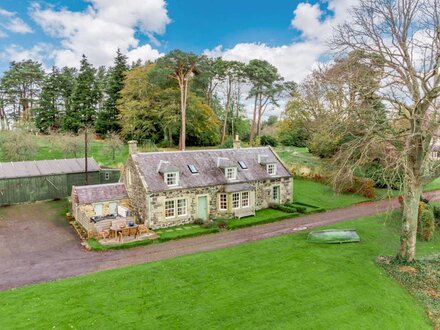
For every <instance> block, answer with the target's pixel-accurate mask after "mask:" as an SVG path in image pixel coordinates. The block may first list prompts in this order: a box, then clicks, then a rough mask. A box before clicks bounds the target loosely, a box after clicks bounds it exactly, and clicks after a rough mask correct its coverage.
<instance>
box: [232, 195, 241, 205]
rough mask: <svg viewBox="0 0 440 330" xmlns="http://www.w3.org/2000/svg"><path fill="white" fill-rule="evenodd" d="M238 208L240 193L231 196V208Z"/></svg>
mask: <svg viewBox="0 0 440 330" xmlns="http://www.w3.org/2000/svg"><path fill="white" fill-rule="evenodd" d="M239 207H240V193H233V194H232V208H233V209H238V208H239Z"/></svg>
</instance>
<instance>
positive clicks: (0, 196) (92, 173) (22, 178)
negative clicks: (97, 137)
mask: <svg viewBox="0 0 440 330" xmlns="http://www.w3.org/2000/svg"><path fill="white" fill-rule="evenodd" d="M84 172H85V162H84V158H72V159H60V160H38V161H25V162H10V163H0V206H2V205H9V204H17V203H27V202H35V201H43V200H52V199H60V198H65V197H68V196H70V193H71V191H72V186H74V185H84V184H85V173H84ZM118 181H119V171H117V170H114V169H101V167H100V166H99V165H98V163H97V162H96V161H95V160H94V159H93V158H89V159H88V184H100V183H112V182H118Z"/></svg>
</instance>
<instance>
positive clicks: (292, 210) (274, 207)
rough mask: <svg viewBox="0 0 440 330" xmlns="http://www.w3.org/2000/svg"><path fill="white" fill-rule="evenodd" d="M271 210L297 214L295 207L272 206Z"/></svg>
mask: <svg viewBox="0 0 440 330" xmlns="http://www.w3.org/2000/svg"><path fill="white" fill-rule="evenodd" d="M270 208H271V209H274V210H279V211H282V212H286V213H296V212H297V209H296V208H295V207H291V206H286V205H281V204H273V205H271V207H270Z"/></svg>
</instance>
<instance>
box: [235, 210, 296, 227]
mask: <svg viewBox="0 0 440 330" xmlns="http://www.w3.org/2000/svg"><path fill="white" fill-rule="evenodd" d="M298 215H299V213H286V212H283V211H280V210H273V209H263V210H259V211H257V212H256V213H255V216H254V217H246V218H241V219H231V220H228V221H227V228H228V229H237V228H243V227H250V226H254V225H259V224H263V223H269V222H275V221H278V220H283V219H287V218H292V217H295V216H298Z"/></svg>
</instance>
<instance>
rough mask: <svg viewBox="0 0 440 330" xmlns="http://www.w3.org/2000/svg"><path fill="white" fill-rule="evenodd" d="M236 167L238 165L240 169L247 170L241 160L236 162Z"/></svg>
mask: <svg viewBox="0 0 440 330" xmlns="http://www.w3.org/2000/svg"><path fill="white" fill-rule="evenodd" d="M238 165H240V167H241V168H242V169H243V170H247V168H248V167H247V165H246V163H245V162H244V161H242V160H239V161H238Z"/></svg>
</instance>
